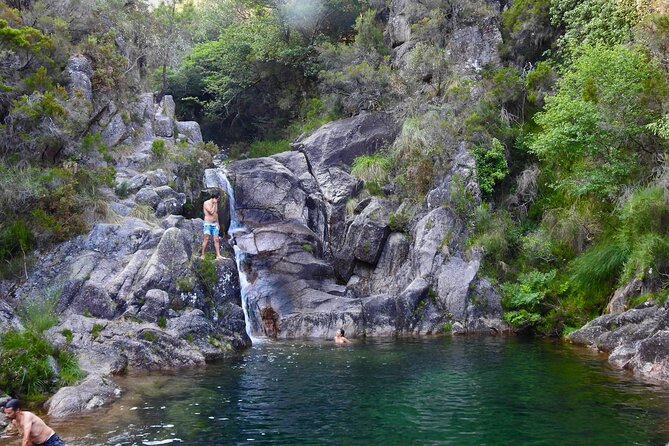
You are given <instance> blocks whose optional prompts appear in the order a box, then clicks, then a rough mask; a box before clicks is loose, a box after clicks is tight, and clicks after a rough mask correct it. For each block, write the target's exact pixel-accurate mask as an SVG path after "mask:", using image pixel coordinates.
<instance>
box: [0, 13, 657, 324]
mask: <svg viewBox="0 0 669 446" xmlns="http://www.w3.org/2000/svg"><path fill="white" fill-rule="evenodd" d="M159 3H160V4H159V5H158V6H157V7H151V6H150V5H149V4H148V3H147V2H146V1H144V0H132V1H126V0H99V1H96V2H85V1H81V0H37V1H6V2H4V3H0V44H1V45H2V47H1V48H2V51H1V52H0V57H1V58H2V64H1V65H0V67H1V68H0V183H1V187H0V221H1V223H0V259H1V260H2V262H3V267H2V268H0V270H1V271H2V275H3V276H4V277H14V276H16V275H17V274H19V273H21V272H25V269H26V268H28V267H29V264H28V260H29V258H30V254H31V252H32V250H33V249H34V248H35V247H38V248H39V247H44V246H47V245H48V243H53V242H55V241H60V240H65V239H68V238H70V237H72V236H73V235H75V234H78V233H81V232H82V231H84V230H85V229H86V228H87V227H88V226H89V225H90V223H91V222H93V221H96V220H100V219H104V218H106V217H105V213H106V212H105V200H104V191H105V190H107V189H108V188H109V187H110V186H112V185H113V178H114V170H113V165H114V160H115V158H118V157H120V156H122V154H123V150H124V149H123V147H122V146H121V147H114V148H108V147H105V146H104V144H103V143H102V142H101V140H100V138H99V135H98V134H96V133H94V132H91V131H90V129H91V125H92V119H93V118H94V117H96V116H98V113H99V112H100V110H102V108H103V107H104V106H105V105H106V104H108V103H109V101H110V100H114V101H115V102H116V103H117V104H120V106H121V107H122V106H123V104H126V105H127V104H130V103H131V102H132V100H133V99H134V98H135V97H136V95H137V94H138V93H139V92H141V91H144V90H147V89H153V90H155V91H158V92H161V93H170V94H173V95H174V96H175V98H177V100H178V102H179V107H178V110H179V111H180V113H182V115H183V116H182V117H183V118H191V119H196V120H198V121H200V122H202V123H203V124H204V130H205V135H207V133H208V135H209V136H210V137H212V138H216V139H217V140H218V141H220V142H222V143H225V145H226V146H228V147H229V155H230V156H232V157H248V156H251V157H254V156H263V155H267V154H272V153H277V152H280V151H283V150H287V149H288V148H289V143H290V142H291V140H293V139H294V138H295V137H297V136H299V135H301V134H304V133H308V132H309V131H311V130H313V129H314V128H316V127H318V126H319V125H321V124H323V123H325V122H327V121H329V120H332V119H336V118H339V117H345V116H351V115H354V114H356V113H359V112H361V111H365V110H366V111H371V110H390V111H392V112H393V113H394V114H395V115H396V116H397V117H398V118H399V119H401V120H402V122H403V126H402V131H401V134H400V136H399V137H398V139H397V141H396V142H395V143H394V144H393V145H392V147H387V148H386V149H385V150H384V151H383V152H382V153H379V154H377V155H375V156H371V157H364V158H361V159H358V160H356V162H355V164H354V166H353V169H352V173H353V174H354V175H356V176H358V177H359V178H361V179H363V180H364V181H365V182H366V186H367V187H366V189H367V191H368V193H370V194H384V193H386V192H384V190H394V191H395V197H396V198H398V199H407V200H413V201H415V202H420V201H421V200H422V199H423V198H424V196H425V194H426V193H427V192H428V191H429V189H430V188H431V186H433V185H434V183H435V181H436V179H439V178H440V177H441V176H442V175H443V173H444V172H445V171H447V170H448V168H449V167H450V163H451V162H452V158H453V155H454V153H455V151H456V149H457V147H459V145H460V144H461V143H464V144H465V146H466V147H467V149H468V150H469V151H470V153H471V154H472V156H473V157H474V159H475V160H476V165H477V175H478V182H479V186H480V190H479V191H478V192H479V193H480V195H481V197H482V199H483V204H482V205H481V206H479V207H478V208H474V206H471V202H472V200H471V198H472V197H473V195H472V191H470V190H466V188H465V187H464V185H463V184H460V183H458V181H459V180H458V179H457V178H456V179H454V182H453V187H452V191H451V195H452V199H451V202H450V205H451V206H453V207H454V208H455V210H456V211H457V212H458V213H460V214H461V215H463V216H465V217H466V218H470V219H472V220H474V221H475V222H476V224H475V228H474V229H473V230H472V233H471V237H470V245H471V246H474V245H476V246H479V247H481V248H482V249H483V250H484V253H485V260H484V269H485V273H486V274H487V275H488V276H490V277H491V278H492V279H493V280H494V281H496V282H497V283H498V285H499V288H500V289H501V290H503V292H504V296H505V297H504V305H505V307H506V309H507V319H508V321H509V322H510V323H512V324H513V325H514V326H515V327H517V328H519V329H522V328H527V329H531V330H535V331H539V332H543V333H546V334H553V333H562V332H564V330H568V329H570V328H572V327H576V326H579V325H580V324H582V323H584V322H585V321H587V320H588V319H589V318H591V317H593V316H595V315H597V314H599V313H601V312H602V311H603V309H604V308H605V306H606V304H607V302H608V300H609V299H610V297H611V295H612V294H613V292H614V290H616V289H617V288H619V287H622V286H624V285H626V284H628V283H630V281H632V280H637V281H638V283H639V284H640V288H641V290H642V292H641V294H640V295H639V296H637V297H636V302H642V301H644V300H646V299H655V300H662V299H664V298H666V296H667V291H666V289H667V277H669V276H668V274H669V254H667V253H668V252H669V251H668V250H667V245H668V244H669V238H668V237H669V234H668V233H667V229H666V227H667V225H666V223H667V218H668V217H669V205H668V201H667V198H668V195H669V194H668V191H667V188H668V187H669V173H667V165H666V158H665V157H666V155H665V154H666V150H667V144H668V142H667V138H668V137H669V118H667V102H668V101H667V99H669V89H668V88H667V87H668V86H667V79H668V78H667V66H668V65H667V62H668V61H667V56H666V55H667V54H668V53H667V49H669V19H668V18H667V14H666V11H662V10H660V9H658V8H659V6H658V7H656V6H655V3H654V2H653V1H645V2H644V1H641V2H640V1H636V0H634V1H633V0H585V1H584V0H578V1H577V0H516V1H514V2H510V3H509V4H507V5H506V6H504V8H503V11H502V13H501V20H498V17H499V11H496V10H495V9H494V5H492V3H490V2H487V1H485V0H473V1H465V0H426V1H424V2H414V3H411V5H410V6H409V7H408V8H409V9H408V10H407V14H409V16H411V17H412V18H413V20H414V21H413V23H412V24H411V39H412V41H413V45H411V46H410V47H408V49H407V50H406V54H404V56H403V57H402V63H394V59H393V57H391V54H392V51H393V50H392V48H391V47H392V42H389V39H388V35H387V32H386V30H387V20H388V16H389V9H388V6H387V5H386V2H380V1H369V2H367V1H362V0H321V1H310V2H305V1H300V0H285V1H278V0H277V1H274V0H202V1H198V2H189V1H184V0H182V1H180V0H168V1H163V2H159ZM484 21H485V22H486V23H494V24H495V25H497V26H499V27H500V28H501V34H502V37H503V41H502V42H501V44H500V47H499V48H498V49H499V51H500V54H501V55H502V63H501V64H491V65H490V66H484V67H480V70H479V71H478V72H477V73H476V74H475V75H474V74H471V73H464V72H462V71H459V69H458V68H457V65H456V64H454V63H453V61H452V60H451V58H452V57H453V56H451V55H449V54H452V53H451V52H449V45H450V44H451V42H450V40H451V39H450V37H451V36H452V33H453V32H454V31H455V30H456V28H457V27H462V26H464V25H467V24H475V23H482V22H484ZM491 21H492V22H491ZM74 53H81V54H84V55H86V56H87V57H88V58H89V59H90V60H92V62H93V69H94V72H93V78H92V81H93V91H94V98H93V100H92V101H86V100H84V99H85V98H82V97H79V96H77V95H68V94H67V92H66V90H65V88H64V87H63V74H62V73H63V69H64V67H65V64H66V62H67V59H68V57H69V56H70V55H71V54H74ZM127 118H128V120H132V119H134V117H133V116H132V113H131V110H129V109H128V110H127ZM156 150H157V151H158V152H161V148H160V147H157V148H156ZM182 150H184V148H180V147H171V146H170V147H167V150H166V151H165V153H163V152H161V153H158V152H156V157H157V158H161V159H165V160H167V161H168V162H170V163H172V167H173V168H175V169H176V168H179V166H181V165H185V167H184V168H185V169H187V170H189V171H194V170H197V168H198V167H199V165H190V164H188V163H184V161H187V160H191V159H192V158H193V156H191V155H192V154H191V155H189V154H186V153H183V152H182ZM199 153H200V154H207V153H208V155H207V156H204V158H203V159H210V156H211V153H212V147H208V148H205V147H203V148H202V150H201V151H200V152H199ZM205 161H206V160H205ZM187 182H188V181H186V183H187ZM388 183H390V184H392V185H393V186H394V187H392V188H383V187H382V186H384V185H386V184H388ZM188 187H189V186H188V184H184V185H182V188H184V189H186V188H188ZM117 193H121V194H122V193H123V191H122V190H121V191H117ZM394 217H397V218H396V219H395V220H397V221H395V223H397V227H398V228H404V227H405V224H406V221H407V220H408V217H407V216H405V215H403V216H402V218H401V219H399V216H394ZM398 219H399V220H398ZM400 220H401V221H402V222H403V223H401V224H400V223H398V221H400Z"/></svg>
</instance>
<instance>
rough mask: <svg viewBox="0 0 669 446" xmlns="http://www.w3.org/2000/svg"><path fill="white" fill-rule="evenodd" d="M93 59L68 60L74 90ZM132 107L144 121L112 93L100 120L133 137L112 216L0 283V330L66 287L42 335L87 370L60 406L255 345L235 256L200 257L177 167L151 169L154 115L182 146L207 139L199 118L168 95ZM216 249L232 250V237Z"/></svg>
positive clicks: (77, 404) (118, 136)
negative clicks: (137, 375) (148, 372)
mask: <svg viewBox="0 0 669 446" xmlns="http://www.w3.org/2000/svg"><path fill="white" fill-rule="evenodd" d="M87 62H88V61H87V60H86V59H85V58H82V57H73V58H72V59H71V60H70V62H69V63H68V68H67V70H69V72H71V73H75V74H71V78H72V83H71V86H73V88H74V86H75V82H74V80H76V79H78V78H77V77H76V73H80V72H81V73H84V74H90V73H88V70H90V63H89V64H88V65H87ZM131 108H132V113H133V116H134V117H135V118H136V119H139V120H140V121H141V122H139V123H138V122H137V121H136V120H135V121H132V120H128V119H127V116H126V115H125V113H124V112H122V111H120V110H119V109H118V108H117V106H116V105H115V104H114V103H113V102H110V103H109V104H108V105H107V106H106V107H105V108H103V109H102V111H101V115H100V116H101V117H100V119H99V120H100V123H99V129H98V130H102V138H103V140H104V141H105V143H106V144H108V145H110V146H113V145H117V144H120V143H123V144H126V145H127V146H128V148H127V149H126V150H128V153H127V155H126V156H124V157H123V159H122V160H121V161H120V162H119V163H118V164H117V165H116V171H117V192H116V194H113V193H109V194H108V195H109V200H110V203H109V209H111V210H112V211H113V213H112V215H113V216H114V218H111V219H110V220H111V221H115V222H114V223H98V224H95V225H94V226H93V227H92V229H91V231H90V232H89V233H88V234H87V235H83V236H80V237H78V238H75V239H73V240H70V241H68V242H66V243H63V244H61V245H59V246H57V247H56V248H55V249H54V250H52V251H51V252H49V253H46V254H44V255H42V256H41V258H40V260H39V261H38V263H37V264H36V265H35V267H34V269H33V271H32V272H31V274H30V276H29V278H28V280H26V281H25V282H24V283H22V284H21V285H20V286H14V287H9V288H7V287H6V286H5V285H6V284H5V283H0V288H2V290H3V293H2V295H0V332H2V331H4V330H7V329H12V328H21V323H20V321H19V319H17V317H16V315H15V308H14V307H13V305H16V304H17V303H18V302H20V301H21V300H23V299H24V298H25V297H28V296H39V295H40V293H42V294H43V290H45V289H50V290H54V291H57V292H58V293H59V296H60V297H59V300H58V302H57V305H56V310H57V312H58V319H59V323H58V325H57V326H55V327H53V328H51V329H50V330H48V331H47V332H46V333H45V335H46V337H47V339H48V340H49V341H50V342H51V343H52V344H53V345H55V346H56V347H58V348H61V349H66V350H68V351H71V352H73V353H75V354H76V355H77V357H78V359H79V364H80V366H81V368H82V369H83V370H84V371H85V372H86V373H87V376H86V378H85V380H84V381H83V382H82V383H80V384H79V385H77V386H74V387H68V388H64V389H61V390H60V391H59V392H58V393H57V394H56V395H54V396H53V398H52V399H51V400H49V402H48V404H47V407H48V410H49V413H50V414H51V415H53V416H66V415H69V414H72V413H78V412H82V411H87V410H90V409H93V408H95V407H99V406H100V405H103V404H105V403H107V402H109V401H111V400H113V399H114V398H116V397H117V396H118V394H119V389H118V388H117V387H116V385H115V384H114V383H113V381H111V380H110V378H109V377H110V376H111V375H114V374H118V373H122V372H123V371H125V370H126V369H128V368H139V369H162V368H173V367H180V366H194V365H201V364H204V363H205V362H207V361H210V360H214V359H217V358H222V357H224V356H225V355H226V354H228V353H229V352H231V351H234V350H240V349H243V348H246V347H248V346H249V345H250V339H249V338H248V336H247V334H246V331H245V321H244V313H243V311H242V308H241V295H240V288H239V276H238V274H237V267H236V264H235V262H234V261H232V260H226V261H213V260H206V261H203V260H201V259H200V249H201V242H202V235H201V234H202V220H200V219H194V220H190V219H186V218H184V217H183V216H181V215H178V214H181V213H182V211H183V207H184V204H185V202H186V196H185V195H184V194H183V193H179V192H177V191H175V190H174V189H173V188H172V186H174V185H175V184H177V182H176V181H175V180H176V178H175V176H174V174H173V173H171V172H170V171H169V170H167V168H165V169H155V170H148V168H147V166H148V165H149V164H151V163H152V162H153V161H155V154H154V153H153V152H154V150H152V146H153V145H154V144H153V143H154V142H155V141H156V140H157V139H156V138H157V137H156V134H160V131H156V132H154V128H158V127H159V125H160V124H156V123H157V122H161V121H169V123H170V124H169V130H170V132H171V131H172V130H173V129H174V128H177V129H179V131H180V132H183V133H184V135H182V136H183V137H184V138H185V140H184V143H186V144H197V143H200V142H202V136H201V134H200V130H199V126H198V125H197V123H193V122H186V123H178V122H177V123H176V124H175V122H174V119H175V115H174V112H175V110H174V101H173V100H172V98H171V97H168V96H166V97H164V98H163V100H162V102H161V103H160V104H159V105H157V104H155V103H154V100H153V95H151V94H147V95H142V96H140V98H139V100H138V101H137V103H135V104H133V105H132V107H131ZM124 118H126V119H125V120H124ZM135 118H133V119H135ZM139 129H141V130H142V131H143V132H139V131H138V130H139ZM164 133H165V134H167V133H168V132H167V130H166V131H165V132H164ZM129 134H133V135H134V136H133V137H132V138H129V137H128V135H129ZM171 142H172V143H176V140H171ZM130 149H132V150H130ZM170 185H172V186H170ZM174 187H176V186H174ZM119 190H120V191H122V193H120V192H119ZM121 196H122V198H121ZM221 248H222V251H223V252H224V253H225V252H227V256H228V257H232V256H233V253H232V249H231V247H230V246H228V245H227V244H226V243H222V246H221ZM5 288H7V292H4V290H5Z"/></svg>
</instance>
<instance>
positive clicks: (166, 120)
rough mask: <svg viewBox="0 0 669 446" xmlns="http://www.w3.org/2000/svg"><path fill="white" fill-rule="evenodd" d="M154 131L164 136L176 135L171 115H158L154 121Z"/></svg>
mask: <svg viewBox="0 0 669 446" xmlns="http://www.w3.org/2000/svg"><path fill="white" fill-rule="evenodd" d="M153 132H154V133H155V135H156V136H160V137H162V138H171V137H172V136H174V121H173V120H172V118H170V117H169V116H163V115H157V116H156V118H155V119H154V121H153Z"/></svg>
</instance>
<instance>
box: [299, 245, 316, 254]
mask: <svg viewBox="0 0 669 446" xmlns="http://www.w3.org/2000/svg"><path fill="white" fill-rule="evenodd" d="M302 250H303V251H304V252H308V253H309V254H313V253H314V247H313V246H312V245H311V243H303V244H302Z"/></svg>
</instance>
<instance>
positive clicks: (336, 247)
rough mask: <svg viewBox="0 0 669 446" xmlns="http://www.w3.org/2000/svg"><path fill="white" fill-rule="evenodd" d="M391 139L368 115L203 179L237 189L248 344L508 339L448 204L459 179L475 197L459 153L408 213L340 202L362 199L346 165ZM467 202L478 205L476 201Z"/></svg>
mask: <svg viewBox="0 0 669 446" xmlns="http://www.w3.org/2000/svg"><path fill="white" fill-rule="evenodd" d="M397 133H398V126H397V124H396V123H395V122H394V120H393V119H392V118H391V117H390V115H387V114H383V113H377V114H364V115H361V116H357V117H354V118H349V119H344V120H341V121H337V122H333V123H330V124H327V125H325V126H323V127H321V128H320V129H318V130H317V131H316V132H314V133H313V134H312V135H311V136H309V137H307V138H305V139H303V140H301V141H299V142H298V143H296V144H295V145H294V151H292V152H287V153H282V154H279V155H274V156H272V157H268V158H259V159H250V160H243V161H235V162H232V163H229V164H227V165H226V166H225V168H221V169H220V170H219V171H216V170H214V169H212V170H209V171H207V173H206V174H205V180H206V183H207V184H206V186H207V187H218V188H221V189H225V188H226V184H225V180H224V178H223V174H225V175H227V177H228V179H229V180H230V182H231V183H232V185H233V190H234V196H235V202H236V203H235V208H234V211H233V212H234V217H235V222H234V223H235V225H236V226H240V227H241V229H239V230H238V231H237V232H236V233H235V242H236V244H237V248H238V249H239V252H240V254H241V255H242V257H243V260H242V267H241V269H242V274H244V275H245V277H246V281H247V282H248V286H246V288H245V289H244V291H243V293H244V295H245V297H246V300H247V304H248V313H249V316H250V319H251V321H250V322H251V325H252V331H253V334H254V335H259V336H269V337H282V338H292V337H303V336H307V337H331V336H333V335H334V332H335V330H337V329H338V328H340V327H343V328H344V329H345V330H346V332H347V333H350V334H351V335H352V336H362V335H366V336H393V335H401V334H426V333H428V334H429V333H439V332H451V331H452V332H457V333H471V332H482V333H498V332H500V331H504V330H508V327H507V326H506V325H505V324H504V323H503V322H502V321H501V314H502V309H501V306H500V304H499V300H500V299H499V295H498V294H497V293H496V292H495V290H494V288H493V287H492V285H491V284H490V283H489V282H487V281H486V280H485V279H483V278H481V277H479V274H478V273H479V267H480V254H479V253H476V252H467V251H466V250H465V248H464V240H465V239H466V237H467V231H466V229H465V227H466V225H465V222H464V221H463V218H462V217H461V216H460V215H459V214H458V213H457V212H456V211H454V209H455V208H456V207H455V206H454V205H452V204H451V203H449V200H450V197H451V196H452V195H453V194H451V187H454V183H455V181H454V178H455V177H457V178H458V179H459V180H458V181H460V183H458V184H457V187H463V186H462V182H464V185H465V186H464V187H473V188H475V189H476V191H478V185H477V184H476V182H475V172H474V163H473V159H472V158H471V156H469V154H468V153H467V152H466V150H465V149H464V147H461V148H460V151H459V152H458V153H457V156H456V157H455V160H456V161H455V162H453V163H452V166H453V167H452V169H451V171H449V172H447V173H446V174H445V175H444V176H443V177H442V178H441V179H440V181H438V183H437V185H436V187H435V189H434V190H433V191H432V192H431V196H432V197H433V200H432V201H429V200H426V202H425V203H424V204H423V205H421V206H419V207H418V208H417V209H411V206H408V205H407V204H406V203H404V204H403V203H398V202H396V201H394V200H393V199H392V197H388V198H385V197H381V198H379V197H370V198H367V199H364V200H362V201H360V202H359V203H358V205H357V206H356V207H355V210H354V211H353V213H352V214H347V211H346V209H345V203H346V201H347V200H349V199H351V198H353V197H355V196H356V195H357V194H358V193H359V192H360V189H361V187H360V186H361V185H360V184H359V182H358V180H356V179H355V178H353V177H352V176H351V175H350V174H349V170H350V164H351V163H352V161H353V160H354V159H355V158H356V157H357V156H360V155H368V154H372V153H374V152H375V151H377V150H379V149H380V148H382V147H383V146H386V145H389V144H391V143H392V141H393V140H394V138H395V136H396V135H397ZM458 160H459V161H458ZM470 183H471V185H470ZM470 198H471V201H472V203H471V206H474V205H476V203H477V202H478V200H479V198H478V192H476V193H475V194H471V195H470ZM430 203H434V208H432V206H430ZM398 215H399V216H401V219H403V220H405V222H404V223H403V227H402V228H399V227H398V224H397V223H396V220H397V218H398ZM391 222H392V224H391Z"/></svg>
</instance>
